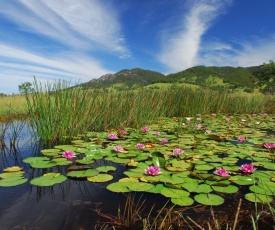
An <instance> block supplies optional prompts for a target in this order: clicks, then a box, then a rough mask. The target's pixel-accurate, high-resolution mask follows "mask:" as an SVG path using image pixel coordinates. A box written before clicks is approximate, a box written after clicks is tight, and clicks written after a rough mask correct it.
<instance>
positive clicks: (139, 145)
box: [136, 143, 145, 149]
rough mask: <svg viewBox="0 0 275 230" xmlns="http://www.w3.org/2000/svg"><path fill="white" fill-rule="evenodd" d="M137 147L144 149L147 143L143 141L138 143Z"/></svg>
mask: <svg viewBox="0 0 275 230" xmlns="http://www.w3.org/2000/svg"><path fill="white" fill-rule="evenodd" d="M136 147H137V148H138V149H144V148H145V145H144V144H142V143H137V144H136Z"/></svg>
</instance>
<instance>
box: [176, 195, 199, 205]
mask: <svg viewBox="0 0 275 230" xmlns="http://www.w3.org/2000/svg"><path fill="white" fill-rule="evenodd" d="M171 202H172V203H174V204H176V205H179V206H191V205H192V204H194V200H193V199H192V198H190V197H188V196H182V197H181V198H172V199H171Z"/></svg>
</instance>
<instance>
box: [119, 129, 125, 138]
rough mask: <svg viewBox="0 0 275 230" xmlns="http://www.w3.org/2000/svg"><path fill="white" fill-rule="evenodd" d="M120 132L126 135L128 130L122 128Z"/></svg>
mask: <svg viewBox="0 0 275 230" xmlns="http://www.w3.org/2000/svg"><path fill="white" fill-rule="evenodd" d="M119 133H120V134H121V135H124V136H125V135H126V134H127V131H126V130H124V129H122V130H120V131H119Z"/></svg>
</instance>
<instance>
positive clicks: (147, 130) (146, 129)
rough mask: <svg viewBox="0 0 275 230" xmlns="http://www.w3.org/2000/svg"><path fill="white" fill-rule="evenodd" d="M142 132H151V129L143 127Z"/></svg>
mask: <svg viewBox="0 0 275 230" xmlns="http://www.w3.org/2000/svg"><path fill="white" fill-rule="evenodd" d="M141 130H142V131H143V132H149V130H150V128H149V127H147V126H145V127H142V128H141Z"/></svg>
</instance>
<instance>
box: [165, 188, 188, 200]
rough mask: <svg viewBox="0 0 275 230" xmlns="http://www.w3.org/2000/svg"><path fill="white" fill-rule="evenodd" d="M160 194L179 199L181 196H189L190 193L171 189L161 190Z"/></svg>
mask: <svg viewBox="0 0 275 230" xmlns="http://www.w3.org/2000/svg"><path fill="white" fill-rule="evenodd" d="M161 194H162V195H163V196H165V197H169V198H181V197H183V196H189V195H190V193H189V192H187V191H185V190H179V189H173V188H163V189H162V190H161Z"/></svg>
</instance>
